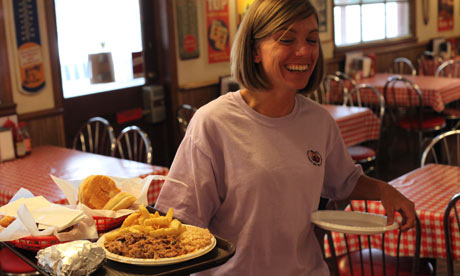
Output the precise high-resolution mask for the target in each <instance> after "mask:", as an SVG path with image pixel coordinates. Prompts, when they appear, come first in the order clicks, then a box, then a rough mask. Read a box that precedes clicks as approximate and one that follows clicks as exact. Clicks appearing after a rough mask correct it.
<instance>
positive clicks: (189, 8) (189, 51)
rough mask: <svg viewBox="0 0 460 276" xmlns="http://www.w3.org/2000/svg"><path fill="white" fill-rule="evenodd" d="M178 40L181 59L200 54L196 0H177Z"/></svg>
mask: <svg viewBox="0 0 460 276" xmlns="http://www.w3.org/2000/svg"><path fill="white" fill-rule="evenodd" d="M176 20H177V24H176V25H177V41H178V44H179V57H180V59H181V60H186V59H194V58H197V57H199V56H200V49H199V47H198V15H197V8H196V1H195V0H176Z"/></svg>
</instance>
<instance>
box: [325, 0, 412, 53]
mask: <svg viewBox="0 0 460 276" xmlns="http://www.w3.org/2000/svg"><path fill="white" fill-rule="evenodd" d="M330 1H331V6H332V20H331V21H332V23H331V24H332V34H331V36H332V43H333V47H334V56H336V57H342V56H344V55H345V53H346V52H350V51H366V52H367V51H379V50H384V51H392V50H394V49H397V48H399V47H401V46H403V45H406V44H409V43H416V42H417V34H416V19H415V15H416V10H417V4H416V2H417V1H415V0H409V1H408V3H409V16H410V19H409V32H410V34H409V36H404V37H397V38H386V39H381V40H374V41H369V42H360V43H356V44H352V45H346V46H337V45H336V44H335V26H334V7H335V6H336V5H335V4H334V0H330Z"/></svg>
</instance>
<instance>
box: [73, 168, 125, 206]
mask: <svg viewBox="0 0 460 276" xmlns="http://www.w3.org/2000/svg"><path fill="white" fill-rule="evenodd" d="M120 192H121V190H120V189H118V187H117V185H116V184H115V181H113V180H112V179H111V178H110V177H108V176H105V175H90V176H88V177H87V178H85V179H83V181H82V182H81V184H80V187H79V188H78V200H79V201H80V203H82V204H85V205H86V206H88V207H89V208H91V209H102V208H104V206H105V204H107V202H108V201H109V200H110V199H111V198H112V197H114V196H115V195H116V194H118V193H120Z"/></svg>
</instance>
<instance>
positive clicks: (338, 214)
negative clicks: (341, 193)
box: [311, 210, 399, 235]
mask: <svg viewBox="0 0 460 276" xmlns="http://www.w3.org/2000/svg"><path fill="white" fill-rule="evenodd" d="M311 220H312V222H313V223H314V224H316V225H317V226H318V227H320V228H323V229H326V230H329V231H334V232H340V233H345V234H358V235H373V234H381V233H384V232H386V231H390V230H394V229H397V228H398V227H399V224H398V223H397V222H396V221H395V222H394V223H393V224H391V225H387V217H386V216H383V215H378V214H371V213H364V212H352V211H340V210H321V211H315V212H313V214H312V217H311Z"/></svg>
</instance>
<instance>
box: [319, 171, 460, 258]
mask: <svg viewBox="0 0 460 276" xmlns="http://www.w3.org/2000/svg"><path fill="white" fill-rule="evenodd" d="M389 184H390V185H392V186H393V187H395V188H396V189H397V190H398V191H399V192H401V193H402V194H403V195H404V196H406V197H407V198H409V199H410V200H412V201H413V202H414V203H415V209H416V212H417V215H418V217H419V220H420V226H421V248H420V257H421V258H428V259H446V246H445V241H444V222H443V219H444V212H445V209H446V207H447V204H448V203H449V201H450V199H451V198H452V197H453V196H454V195H455V194H457V193H458V192H459V191H460V167H458V166H449V165H442V164H432V163H431V164H427V165H425V166H423V167H421V168H417V169H415V170H412V171H410V172H408V173H406V174H404V175H402V176H400V177H398V178H396V179H394V180H393V181H390V182H389ZM351 205H352V207H353V210H354V211H358V212H370V213H374V214H380V215H385V210H384V208H383V206H382V204H381V202H380V201H367V208H368V209H367V211H366V209H365V202H364V201H363V200H353V201H351ZM345 210H351V207H350V206H348V207H347V208H346V209H345ZM395 218H396V219H397V220H398V221H401V216H400V215H399V214H397V215H396V217H395ZM451 219H452V220H454V219H455V217H454V216H452V218H451ZM451 227H452V228H451V231H452V233H456V234H455V235H452V237H453V240H452V244H453V256H454V258H455V259H456V260H460V230H459V229H458V226H457V224H456V223H451ZM332 234H333V235H332V236H333V242H334V248H335V251H336V254H337V255H341V254H344V253H345V252H346V251H345V249H346V243H345V239H344V235H343V234H341V233H337V232H333V233H332ZM415 238H416V231H415V229H414V228H412V229H410V230H409V231H407V232H405V233H404V234H403V235H402V238H401V243H400V255H401V256H413V254H414V241H415ZM347 242H348V245H349V248H350V250H351V251H353V250H358V249H359V247H358V238H357V236H356V235H347ZM384 242H385V245H386V246H385V250H386V253H387V254H390V255H393V256H395V255H396V253H397V246H396V245H397V243H398V230H392V231H387V232H386V235H385V241H384ZM371 243H372V246H373V247H376V246H378V245H381V243H382V235H373V236H372V242H371ZM325 251H326V254H327V255H328V254H329V253H330V249H329V244H328V243H327V242H325Z"/></svg>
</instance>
